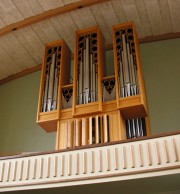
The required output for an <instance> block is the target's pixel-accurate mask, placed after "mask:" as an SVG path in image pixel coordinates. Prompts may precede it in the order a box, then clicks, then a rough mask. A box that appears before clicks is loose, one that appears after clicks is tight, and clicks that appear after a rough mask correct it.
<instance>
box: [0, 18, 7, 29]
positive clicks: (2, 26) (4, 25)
mask: <svg viewBox="0 0 180 194" xmlns="http://www.w3.org/2000/svg"><path fill="white" fill-rule="evenodd" d="M4 27H6V24H5V23H4V22H3V20H2V19H1V18H0V29H1V28H4Z"/></svg>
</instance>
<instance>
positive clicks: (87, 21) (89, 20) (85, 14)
mask: <svg viewBox="0 0 180 194" xmlns="http://www.w3.org/2000/svg"><path fill="white" fill-rule="evenodd" d="M95 6H98V5H95ZM75 13H76V14H75V15H76V17H78V16H79V18H77V21H76V23H79V20H80V23H81V25H82V27H81V28H79V29H83V28H87V27H91V26H95V25H97V23H96V21H95V19H94V16H93V14H92V12H91V9H90V8H88V7H87V8H83V9H79V10H76V12H75ZM73 14H74V13H73ZM77 26H79V24H78V25H77Z"/></svg>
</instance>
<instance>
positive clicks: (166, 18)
mask: <svg viewBox="0 0 180 194" xmlns="http://www.w3.org/2000/svg"><path fill="white" fill-rule="evenodd" d="M158 4H159V9H160V13H161V18H162V22H163V26H164V32H165V33H169V32H173V27H172V21H171V15H170V10H169V5H168V0H163V1H162V0H161V1H158Z"/></svg>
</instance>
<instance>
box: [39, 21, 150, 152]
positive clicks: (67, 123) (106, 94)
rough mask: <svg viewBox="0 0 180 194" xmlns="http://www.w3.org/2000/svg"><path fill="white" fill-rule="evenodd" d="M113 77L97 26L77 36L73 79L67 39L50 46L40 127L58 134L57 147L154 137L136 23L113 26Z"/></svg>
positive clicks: (44, 70)
mask: <svg viewBox="0 0 180 194" xmlns="http://www.w3.org/2000/svg"><path fill="white" fill-rule="evenodd" d="M112 32H113V33H112V34H113V37H112V40H113V54H114V74H113V75H111V76H106V73H105V71H104V69H105V49H104V39H103V36H102V33H101V32H100V29H99V28H98V27H91V28H88V29H83V30H78V31H76V33H75V49H74V68H73V70H74V76H73V83H70V58H71V53H70V50H69V48H68V46H67V45H66V43H65V41H63V40H62V41H56V42H53V43H48V44H47V45H46V46H45V55H44V62H43V69H42V77H41V86H40V95H39V105H38V114H37V123H38V124H40V126H42V127H43V128H44V129H45V130H46V131H48V132H51V131H56V132H57V138H56V149H69V148H73V147H79V146H87V145H91V144H98V143H101V144H102V143H107V142H112V141H118V140H125V139H132V138H138V137H142V136H146V135H149V134H150V126H149V117H148V106H147V100H146V92H145V86H144V79H143V75H142V67H141V61H140V56H139V47H138V40H137V35H136V32H135V27H134V25H133V23H124V24H119V25H116V26H113V28H112Z"/></svg>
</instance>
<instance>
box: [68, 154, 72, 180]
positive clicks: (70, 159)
mask: <svg viewBox="0 0 180 194" xmlns="http://www.w3.org/2000/svg"><path fill="white" fill-rule="evenodd" d="M67 166H68V170H67V173H68V176H70V175H71V174H72V154H69V156H68V165H67Z"/></svg>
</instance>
